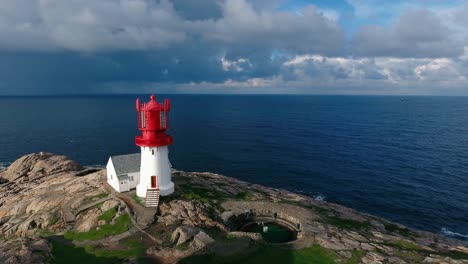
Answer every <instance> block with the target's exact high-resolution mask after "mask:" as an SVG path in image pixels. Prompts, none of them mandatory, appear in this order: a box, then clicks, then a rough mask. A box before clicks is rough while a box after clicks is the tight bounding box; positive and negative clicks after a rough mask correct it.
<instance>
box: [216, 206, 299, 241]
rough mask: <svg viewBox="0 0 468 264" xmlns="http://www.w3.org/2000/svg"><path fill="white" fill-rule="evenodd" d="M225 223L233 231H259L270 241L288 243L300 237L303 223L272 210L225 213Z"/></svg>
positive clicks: (263, 237) (258, 232)
mask: <svg viewBox="0 0 468 264" xmlns="http://www.w3.org/2000/svg"><path fill="white" fill-rule="evenodd" d="M224 222H225V224H226V226H228V227H229V229H230V230H231V231H232V232H244V233H257V234H259V235H260V236H261V237H262V239H263V240H264V241H266V242H268V243H287V242H291V241H294V240H296V239H298V238H299V237H300V233H301V224H300V223H298V222H295V221H291V217H289V216H287V215H284V214H280V213H275V212H272V211H256V210H250V211H247V212H244V213H240V214H234V213H233V212H231V213H229V214H225V221H224Z"/></svg>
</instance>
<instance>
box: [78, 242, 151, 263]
mask: <svg viewBox="0 0 468 264" xmlns="http://www.w3.org/2000/svg"><path fill="white" fill-rule="evenodd" d="M123 244H124V246H125V248H123V249H105V248H99V247H93V246H89V245H88V246H85V251H86V252H87V253H89V254H93V255H95V256H97V257H105V258H120V259H125V258H134V257H141V256H143V255H144V254H145V245H144V244H143V242H141V241H138V240H127V241H125V242H124V243H123Z"/></svg>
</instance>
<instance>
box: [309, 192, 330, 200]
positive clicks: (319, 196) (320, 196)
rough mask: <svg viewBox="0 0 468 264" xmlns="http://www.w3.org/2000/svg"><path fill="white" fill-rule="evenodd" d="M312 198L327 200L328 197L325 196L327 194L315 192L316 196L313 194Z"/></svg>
mask: <svg viewBox="0 0 468 264" xmlns="http://www.w3.org/2000/svg"><path fill="white" fill-rule="evenodd" d="M312 198H314V200H316V201H325V200H326V199H327V197H325V195H323V194H321V193H317V194H315V195H314V196H312Z"/></svg>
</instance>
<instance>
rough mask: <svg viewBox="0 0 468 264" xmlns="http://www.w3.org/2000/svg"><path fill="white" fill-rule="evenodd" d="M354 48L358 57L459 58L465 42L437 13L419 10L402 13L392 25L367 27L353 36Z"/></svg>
mask: <svg viewBox="0 0 468 264" xmlns="http://www.w3.org/2000/svg"><path fill="white" fill-rule="evenodd" d="M352 50H353V53H354V54H355V55H358V56H390V57H409V58H414V57H417V58H418V57H419V58H424V57H427V58H437V57H456V56H459V55H462V54H463V43H461V42H460V41H456V40H454V39H453V38H452V32H451V30H450V29H449V28H448V27H447V26H446V25H444V23H443V21H441V19H440V18H439V17H437V16H436V15H435V14H434V13H432V12H430V11H427V10H415V11H410V12H406V13H404V14H403V15H401V16H400V17H399V18H398V19H397V20H396V21H395V22H394V24H392V25H391V26H390V27H388V28H386V27H383V26H375V25H370V26H365V27H362V28H361V29H360V30H358V32H357V33H356V34H355V35H354V36H353V41H352Z"/></svg>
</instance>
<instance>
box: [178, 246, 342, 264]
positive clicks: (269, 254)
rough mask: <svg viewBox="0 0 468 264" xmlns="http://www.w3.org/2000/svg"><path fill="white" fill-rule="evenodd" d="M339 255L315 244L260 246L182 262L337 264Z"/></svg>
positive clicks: (182, 261)
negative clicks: (224, 254)
mask: <svg viewBox="0 0 468 264" xmlns="http://www.w3.org/2000/svg"><path fill="white" fill-rule="evenodd" d="M336 258H337V255H336V254H335V253H334V252H333V251H331V250H328V249H326V248H323V247H321V246H319V245H314V246H311V247H308V248H303V249H300V250H291V249H289V248H284V247H278V246H268V245H263V246H259V247H258V248H257V250H255V251H252V252H250V253H247V254H246V253H239V254H234V255H231V256H223V257H222V256H218V255H214V254H206V255H195V256H190V257H188V258H185V259H183V260H181V261H180V262H179V263H180V264H188V263H190V264H197V263H204V264H209V263H217V264H223V263H228V264H229V263H243V264H261V263H268V264H269V263H288V264H290V263H294V264H310V263H314V264H336V262H335V259H336Z"/></svg>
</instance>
